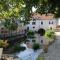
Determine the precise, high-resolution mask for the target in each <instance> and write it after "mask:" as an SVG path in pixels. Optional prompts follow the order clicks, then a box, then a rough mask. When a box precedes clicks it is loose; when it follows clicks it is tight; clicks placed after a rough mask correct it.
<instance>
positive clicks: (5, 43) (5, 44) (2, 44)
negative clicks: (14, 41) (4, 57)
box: [0, 40, 9, 47]
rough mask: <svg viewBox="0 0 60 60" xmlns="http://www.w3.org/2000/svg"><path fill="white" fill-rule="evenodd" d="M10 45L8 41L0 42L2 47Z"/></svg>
mask: <svg viewBox="0 0 60 60" xmlns="http://www.w3.org/2000/svg"><path fill="white" fill-rule="evenodd" d="M8 45H9V43H8V40H5V41H4V40H0V47H7V46H8Z"/></svg>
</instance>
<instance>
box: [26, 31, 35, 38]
mask: <svg viewBox="0 0 60 60" xmlns="http://www.w3.org/2000/svg"><path fill="white" fill-rule="evenodd" d="M34 34H35V32H33V31H28V33H27V37H28V38H35V36H34Z"/></svg>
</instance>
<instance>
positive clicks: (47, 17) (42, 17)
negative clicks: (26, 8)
mask: <svg viewBox="0 0 60 60" xmlns="http://www.w3.org/2000/svg"><path fill="white" fill-rule="evenodd" d="M31 17H32V18H34V19H37V20H51V19H53V18H54V14H47V15H46V14H42V15H41V14H39V13H34V14H32V16H31Z"/></svg>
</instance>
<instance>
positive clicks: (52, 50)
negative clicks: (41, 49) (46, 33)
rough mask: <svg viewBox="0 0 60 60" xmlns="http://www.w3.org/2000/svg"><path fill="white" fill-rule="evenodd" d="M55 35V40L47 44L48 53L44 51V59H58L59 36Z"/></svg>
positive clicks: (59, 50)
mask: <svg viewBox="0 0 60 60" xmlns="http://www.w3.org/2000/svg"><path fill="white" fill-rule="evenodd" d="M56 37H57V38H56V41H55V42H54V43H53V44H52V45H51V46H49V48H48V53H44V56H45V60H60V36H56Z"/></svg>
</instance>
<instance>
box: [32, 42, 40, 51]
mask: <svg viewBox="0 0 60 60" xmlns="http://www.w3.org/2000/svg"><path fill="white" fill-rule="evenodd" d="M33 49H34V51H35V50H38V49H40V45H39V44H38V43H34V44H33Z"/></svg>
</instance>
